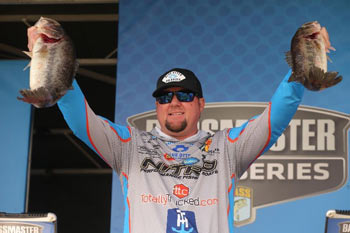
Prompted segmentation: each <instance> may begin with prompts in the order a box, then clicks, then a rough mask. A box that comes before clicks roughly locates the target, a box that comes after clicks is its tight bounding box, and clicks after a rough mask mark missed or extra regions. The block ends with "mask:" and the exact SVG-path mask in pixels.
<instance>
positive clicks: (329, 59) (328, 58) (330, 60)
mask: <svg viewBox="0 0 350 233" xmlns="http://www.w3.org/2000/svg"><path fill="white" fill-rule="evenodd" d="M327 60H328V61H329V62H330V63H333V61H332V59H331V58H330V57H329V56H328V55H327Z"/></svg>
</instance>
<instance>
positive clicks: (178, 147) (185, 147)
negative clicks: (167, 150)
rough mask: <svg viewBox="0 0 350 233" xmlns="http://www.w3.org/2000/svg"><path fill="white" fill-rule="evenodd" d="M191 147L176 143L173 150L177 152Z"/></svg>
mask: <svg viewBox="0 0 350 233" xmlns="http://www.w3.org/2000/svg"><path fill="white" fill-rule="evenodd" d="M188 148H189V147H187V146H185V145H176V146H175V147H174V148H172V150H173V151H176V152H185V151H187V150H188Z"/></svg>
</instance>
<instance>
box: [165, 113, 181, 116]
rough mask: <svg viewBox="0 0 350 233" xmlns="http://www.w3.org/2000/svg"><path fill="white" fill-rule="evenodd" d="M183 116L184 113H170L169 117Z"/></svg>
mask: <svg viewBox="0 0 350 233" xmlns="http://www.w3.org/2000/svg"><path fill="white" fill-rule="evenodd" d="M183 114H184V113H183V112H171V113H169V116H181V115H183Z"/></svg>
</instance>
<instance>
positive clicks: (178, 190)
mask: <svg viewBox="0 0 350 233" xmlns="http://www.w3.org/2000/svg"><path fill="white" fill-rule="evenodd" d="M189 193H190V189H189V188H187V187H186V186H185V185H183V184H177V185H175V186H174V189H173V194H174V195H175V196H177V197H178V198H180V199H181V198H184V197H187V196H188V194H189Z"/></svg>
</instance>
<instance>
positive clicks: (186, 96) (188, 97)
mask: <svg viewBox="0 0 350 233" xmlns="http://www.w3.org/2000/svg"><path fill="white" fill-rule="evenodd" d="M175 94H176V98H177V99H178V100H179V101H180V102H191V101H193V99H194V94H193V93H192V92H183V91H178V92H175Z"/></svg>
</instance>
